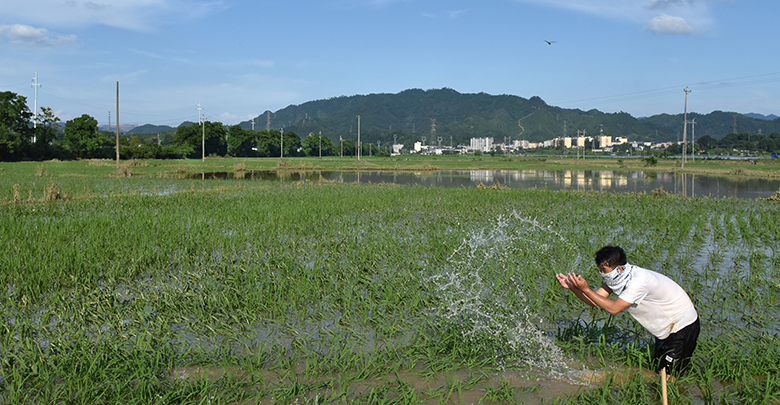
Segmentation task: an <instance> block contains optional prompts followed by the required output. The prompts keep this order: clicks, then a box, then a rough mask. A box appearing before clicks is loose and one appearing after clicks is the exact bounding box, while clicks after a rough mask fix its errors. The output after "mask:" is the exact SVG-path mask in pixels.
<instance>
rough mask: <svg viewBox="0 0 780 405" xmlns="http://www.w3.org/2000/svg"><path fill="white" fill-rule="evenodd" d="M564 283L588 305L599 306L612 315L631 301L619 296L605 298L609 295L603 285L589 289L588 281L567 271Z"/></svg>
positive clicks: (627, 305) (626, 306)
mask: <svg viewBox="0 0 780 405" xmlns="http://www.w3.org/2000/svg"><path fill="white" fill-rule="evenodd" d="M566 283H567V284H568V286H569V287H568V288H569V289H570V290H571V291H572V292H573V293H574V294H575V295H577V297H578V298H579V299H580V300H582V301H583V302H585V303H586V304H588V305H590V306H593V307H599V308H601V309H603V310H605V311H607V312H609V313H610V314H612V315H617V314H618V313H620V311H622V310H624V309H626V308H628V307H629V306H630V305H631V303H629V302H627V301H624V300H622V299H620V298H618V299H616V300H614V301H612V300H611V299H609V298H607V297H609V293H610V292H609V291H607V290H606V289H605V288H604V287H601V288H599V289H598V290H596V291H593V290H591V289H590V287H588V282H587V281H585V279H584V278H582V276H578V275H575V274H572V273H569V275H568V276H567V277H566ZM561 285H563V282H561ZM580 295H582V296H580Z"/></svg>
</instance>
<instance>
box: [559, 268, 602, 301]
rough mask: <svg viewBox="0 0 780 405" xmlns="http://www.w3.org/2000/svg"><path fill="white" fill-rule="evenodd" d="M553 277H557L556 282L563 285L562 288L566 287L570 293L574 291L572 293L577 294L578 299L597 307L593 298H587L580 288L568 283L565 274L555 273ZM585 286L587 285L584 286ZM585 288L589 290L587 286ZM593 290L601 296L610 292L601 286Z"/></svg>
mask: <svg viewBox="0 0 780 405" xmlns="http://www.w3.org/2000/svg"><path fill="white" fill-rule="evenodd" d="M555 278H557V279H558V282H559V283H561V287H563V288H565V289H567V290H570V291H571V292H572V293H574V295H575V296H577V298H579V299H580V301H582V302H584V303H586V304H588V305H590V306H592V307H597V306H598V305H596V303H595V302H593V300H591V299H590V298H588V297H587V296H586V295H585V293H583V292H582V290H580V289H578V288H575V287H573V286H572V285H571V284H570V283H569V281H568V277H567V276H564V275H563V274H556V275H555ZM586 288H587V287H586ZM587 289H588V290H590V288H587ZM595 292H596V294H598V295H601V296H603V297H608V296H609V294H610V291H607V290H605V289H604V288H603V287H601V288H599V289H598V290H596V291H595Z"/></svg>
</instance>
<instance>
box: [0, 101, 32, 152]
mask: <svg viewBox="0 0 780 405" xmlns="http://www.w3.org/2000/svg"><path fill="white" fill-rule="evenodd" d="M26 100H27V98H26V97H24V96H20V95H18V94H16V93H12V92H10V91H4V92H0V160H16V159H18V158H19V157H20V152H21V149H22V148H23V147H24V146H26V145H27V144H28V143H29V142H30V138H31V137H32V135H33V132H32V128H31V126H30V124H31V122H30V118H31V117H32V113H31V112H30V110H29V109H28V108H27V104H26Z"/></svg>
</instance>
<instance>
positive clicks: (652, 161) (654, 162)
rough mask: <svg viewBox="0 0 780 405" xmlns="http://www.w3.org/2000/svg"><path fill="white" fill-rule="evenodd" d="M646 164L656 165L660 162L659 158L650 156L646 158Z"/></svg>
mask: <svg viewBox="0 0 780 405" xmlns="http://www.w3.org/2000/svg"><path fill="white" fill-rule="evenodd" d="M644 161H645V166H650V167H652V166H656V165H657V164H658V159H657V158H656V157H655V156H648V157H646V158H644Z"/></svg>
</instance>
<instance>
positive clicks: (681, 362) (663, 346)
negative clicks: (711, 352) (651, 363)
mask: <svg viewBox="0 0 780 405" xmlns="http://www.w3.org/2000/svg"><path fill="white" fill-rule="evenodd" d="M699 329H700V325H699V318H696V321H694V322H693V323H692V324H690V325H688V326H686V327H684V328H682V329H680V330H678V331H677V332H675V333H672V334H671V335H669V336H668V337H667V338H666V339H663V340H661V339H655V358H656V359H658V360H659V363H658V369H657V371H658V372H659V373H660V372H661V369H662V368H665V369H666V374H667V375H682V374H685V372H686V371H687V370H688V366H689V365H690V363H691V356H693V351H694V350H696V341H697V340H698V339H699Z"/></svg>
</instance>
